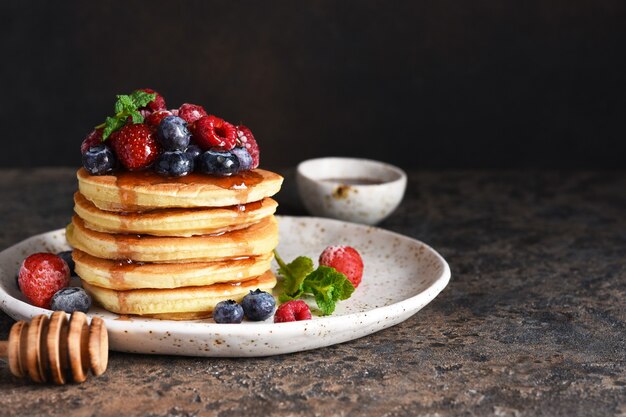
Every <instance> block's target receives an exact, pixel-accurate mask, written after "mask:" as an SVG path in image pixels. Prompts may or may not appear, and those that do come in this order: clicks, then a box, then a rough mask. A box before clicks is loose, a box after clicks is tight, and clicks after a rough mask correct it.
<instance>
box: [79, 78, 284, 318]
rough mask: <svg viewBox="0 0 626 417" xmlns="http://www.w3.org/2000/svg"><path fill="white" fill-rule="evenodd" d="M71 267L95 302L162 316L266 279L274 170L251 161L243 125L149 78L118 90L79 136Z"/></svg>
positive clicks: (190, 313) (198, 313) (206, 308)
mask: <svg viewBox="0 0 626 417" xmlns="http://www.w3.org/2000/svg"><path fill="white" fill-rule="evenodd" d="M81 152H82V155H83V167H82V168H81V169H79V170H78V173H77V177H78V188H79V191H78V192H77V193H76V194H75V195H74V204H75V206H74V211H75V215H74V217H73V219H72V222H71V223H70V224H69V225H68V226H67V239H68V241H69V243H70V244H71V245H72V246H73V248H74V251H73V259H74V261H75V263H76V266H75V268H76V273H77V274H78V275H79V276H80V278H81V280H82V283H83V287H84V288H85V290H86V291H87V292H88V293H89V294H90V295H91V297H92V298H93V299H94V300H95V301H96V302H97V303H99V304H100V305H102V306H103V307H104V308H105V309H107V310H109V311H112V312H114V313H118V314H134V315H141V316H147V317H155V318H162V319H181V320H183V319H196V318H203V317H208V316H210V315H211V313H212V311H213V310H214V308H215V306H216V304H217V303H218V302H220V301H223V300H226V299H229V300H236V301H241V300H242V299H243V297H244V296H245V295H246V294H248V293H249V292H250V291H251V290H256V289H261V290H267V291H269V290H271V289H272V288H273V287H274V286H275V285H276V278H275V277H274V275H273V274H272V272H271V271H270V262H271V260H272V259H273V254H272V251H273V250H274V248H275V247H276V246H277V244H278V224H277V221H276V219H275V218H274V212H275V211H276V207H277V203H276V201H274V200H273V199H272V198H271V197H272V196H273V195H274V194H276V193H277V192H278V191H279V190H280V187H281V185H282V181H283V178H282V177H281V176H280V175H278V174H275V173H273V172H270V171H266V170H263V169H259V168H258V166H259V148H258V145H257V142H256V140H255V138H254V136H253V134H252V132H251V131H250V129H248V128H247V127H245V126H236V125H233V124H231V123H228V122H227V121H225V120H224V119H222V118H220V117H217V116H215V115H211V114H208V113H207V112H206V110H205V109H204V108H203V107H202V106H198V105H195V104H188V103H185V104H183V105H182V106H181V107H180V108H179V109H170V110H167V108H166V105H165V100H164V99H163V97H162V96H161V95H160V94H158V93H157V92H155V91H154V90H150V89H142V90H136V91H134V92H133V93H131V94H129V95H119V96H117V101H116V103H115V115H114V116H111V117H107V118H106V120H105V122H104V123H103V124H101V125H99V126H97V127H96V128H95V129H94V131H93V132H91V133H89V134H88V135H87V137H86V138H85V140H84V141H83V143H82V145H81Z"/></svg>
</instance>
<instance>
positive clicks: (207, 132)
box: [193, 115, 237, 151]
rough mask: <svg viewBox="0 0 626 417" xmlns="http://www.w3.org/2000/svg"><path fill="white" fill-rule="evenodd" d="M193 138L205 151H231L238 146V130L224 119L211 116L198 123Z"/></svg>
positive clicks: (201, 119)
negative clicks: (217, 149)
mask: <svg viewBox="0 0 626 417" xmlns="http://www.w3.org/2000/svg"><path fill="white" fill-rule="evenodd" d="M193 137H194V139H195V142H196V144H198V145H199V146H200V147H201V148H202V149H203V150H208V149H210V148H219V150H223V151H229V150H231V149H233V148H234V147H235V145H236V144H237V129H236V128H235V126H233V125H231V124H230V123H228V122H227V121H225V120H224V119H220V118H219V117H216V116H213V115H209V116H205V117H202V118H200V119H198V120H197V121H196V123H195V125H194V128H193Z"/></svg>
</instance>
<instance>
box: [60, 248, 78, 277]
mask: <svg viewBox="0 0 626 417" xmlns="http://www.w3.org/2000/svg"><path fill="white" fill-rule="evenodd" d="M57 256H58V257H59V258H61V259H63V260H64V261H65V263H66V264H67V266H68V267H69V268H70V275H74V274H75V272H74V268H76V263H75V262H74V259H73V258H72V251H71V250H66V251H63V252H59V253H57Z"/></svg>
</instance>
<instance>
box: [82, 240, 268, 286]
mask: <svg viewBox="0 0 626 417" xmlns="http://www.w3.org/2000/svg"><path fill="white" fill-rule="evenodd" d="M72 257H73V258H74V262H75V263H76V274H77V275H78V276H80V278H81V279H82V280H83V281H86V282H88V283H89V284H91V285H96V286H98V287H102V288H108V289H112V290H131V289H139V288H178V287H194V286H206V285H211V284H215V283H223V282H232V281H244V280H246V279H250V278H251V277H256V276H259V275H262V274H263V273H264V272H265V271H267V270H268V269H270V263H271V262H272V259H273V258H274V256H273V254H272V253H271V252H270V253H267V254H264V255H260V256H256V257H252V258H244V259H234V260H228V261H217V262H189V263H175V264H162V263H161V264H155V263H146V264H142V263H136V262H130V263H129V262H126V261H112V260H109V259H100V258H96V257H93V256H91V255H89V254H87V253H85V252H82V251H80V250H78V249H74V252H73V254H72Z"/></svg>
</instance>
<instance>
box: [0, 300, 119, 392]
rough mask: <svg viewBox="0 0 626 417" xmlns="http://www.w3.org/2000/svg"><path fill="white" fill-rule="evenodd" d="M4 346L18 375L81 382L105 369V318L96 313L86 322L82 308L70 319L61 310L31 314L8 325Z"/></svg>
mask: <svg viewBox="0 0 626 417" xmlns="http://www.w3.org/2000/svg"><path fill="white" fill-rule="evenodd" d="M0 343H8V347H7V356H8V358H9V369H10V370H11V373H12V374H13V375H15V376H17V377H19V378H24V377H26V376H29V377H30V378H31V379H32V380H33V381H35V382H40V383H43V382H50V381H51V382H54V383H55V384H58V385H62V384H65V383H66V382H68V381H74V382H83V381H85V380H86V379H87V374H88V373H89V370H90V369H91V372H92V373H93V374H94V375H95V376H99V375H102V373H104V371H105V370H106V367H107V363H108V358H109V339H108V334H107V331H106V327H105V325H104V321H103V320H102V319H101V318H99V317H94V318H92V319H91V323H90V324H88V323H87V316H86V315H85V314H84V313H81V312H75V313H72V315H71V317H70V320H69V321H68V319H67V314H66V313H65V312H63V311H56V312H54V313H52V315H51V316H50V318H48V316H46V315H45V314H44V315H40V316H37V317H34V318H33V319H32V320H31V322H30V323H28V322H25V321H18V322H17V323H15V324H14V325H13V327H12V328H11V333H10V335H9V341H8V342H0Z"/></svg>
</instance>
